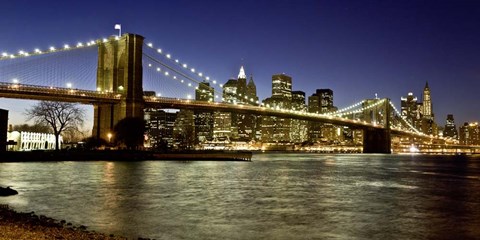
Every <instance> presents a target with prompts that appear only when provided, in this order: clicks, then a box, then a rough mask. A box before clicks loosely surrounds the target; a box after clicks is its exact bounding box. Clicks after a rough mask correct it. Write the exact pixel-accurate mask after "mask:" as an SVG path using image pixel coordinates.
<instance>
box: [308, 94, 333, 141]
mask: <svg viewBox="0 0 480 240" xmlns="http://www.w3.org/2000/svg"><path fill="white" fill-rule="evenodd" d="M335 110H336V108H335V107H334V106H333V91H332V90H331V89H317V90H316V92H315V93H314V94H312V96H310V97H308V112H311V113H328V112H333V111H335ZM334 129H335V128H334V127H333V126H332V125H331V124H323V123H317V122H310V123H309V127H308V136H309V140H310V141H312V142H319V141H321V140H322V139H324V140H325V139H326V138H329V139H331V138H332V137H333V135H334V133H333V131H335V130H334Z"/></svg>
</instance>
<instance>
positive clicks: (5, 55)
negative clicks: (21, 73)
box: [0, 36, 119, 60]
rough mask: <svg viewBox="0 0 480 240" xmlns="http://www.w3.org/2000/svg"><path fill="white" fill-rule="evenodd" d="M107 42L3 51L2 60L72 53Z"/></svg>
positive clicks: (104, 40)
mask: <svg viewBox="0 0 480 240" xmlns="http://www.w3.org/2000/svg"><path fill="white" fill-rule="evenodd" d="M118 39H119V38H118V36H117V37H115V40H118ZM107 41H109V39H107V38H103V39H102V40H90V41H87V42H77V44H75V45H70V44H64V45H63V46H61V47H55V46H53V45H52V46H50V47H48V48H46V49H44V50H42V49H40V48H35V49H34V50H32V51H26V50H19V51H18V52H17V53H9V52H8V51H2V53H1V55H0V60H8V59H15V58H25V57H31V56H39V55H45V54H52V53H58V52H65V51H72V50H76V49H80V48H89V47H94V46H96V45H98V44H99V43H101V42H107Z"/></svg>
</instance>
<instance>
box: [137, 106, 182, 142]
mask: <svg viewBox="0 0 480 240" xmlns="http://www.w3.org/2000/svg"><path fill="white" fill-rule="evenodd" d="M176 118H177V113H176V112H165V111H164V110H161V109H154V108H146V109H144V119H145V122H146V124H147V125H146V135H147V136H148V139H147V143H148V145H149V147H152V148H155V149H160V148H166V147H172V146H173V127H174V123H175V119H176ZM162 150H164V149H162Z"/></svg>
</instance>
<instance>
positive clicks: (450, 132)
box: [443, 114, 458, 139]
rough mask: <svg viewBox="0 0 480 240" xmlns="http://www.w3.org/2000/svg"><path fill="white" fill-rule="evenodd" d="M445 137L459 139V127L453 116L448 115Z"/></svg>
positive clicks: (444, 131)
mask: <svg viewBox="0 0 480 240" xmlns="http://www.w3.org/2000/svg"><path fill="white" fill-rule="evenodd" d="M443 136H444V137H451V138H453V139H458V132H457V126H456V125H455V120H454V119H453V114H448V115H447V122H446V123H445V129H444V130H443Z"/></svg>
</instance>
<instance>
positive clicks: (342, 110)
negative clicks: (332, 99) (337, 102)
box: [324, 100, 365, 115]
mask: <svg viewBox="0 0 480 240" xmlns="http://www.w3.org/2000/svg"><path fill="white" fill-rule="evenodd" d="M364 102H365V100H362V101H360V102H358V103H355V104H353V105H351V106H348V107H345V108H342V109H340V110H337V111H335V112H331V113H325V114H324V115H338V114H339V113H343V112H345V111H348V110H350V109H353V108H356V107H358V106H360V105H362V104H363V103H364Z"/></svg>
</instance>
